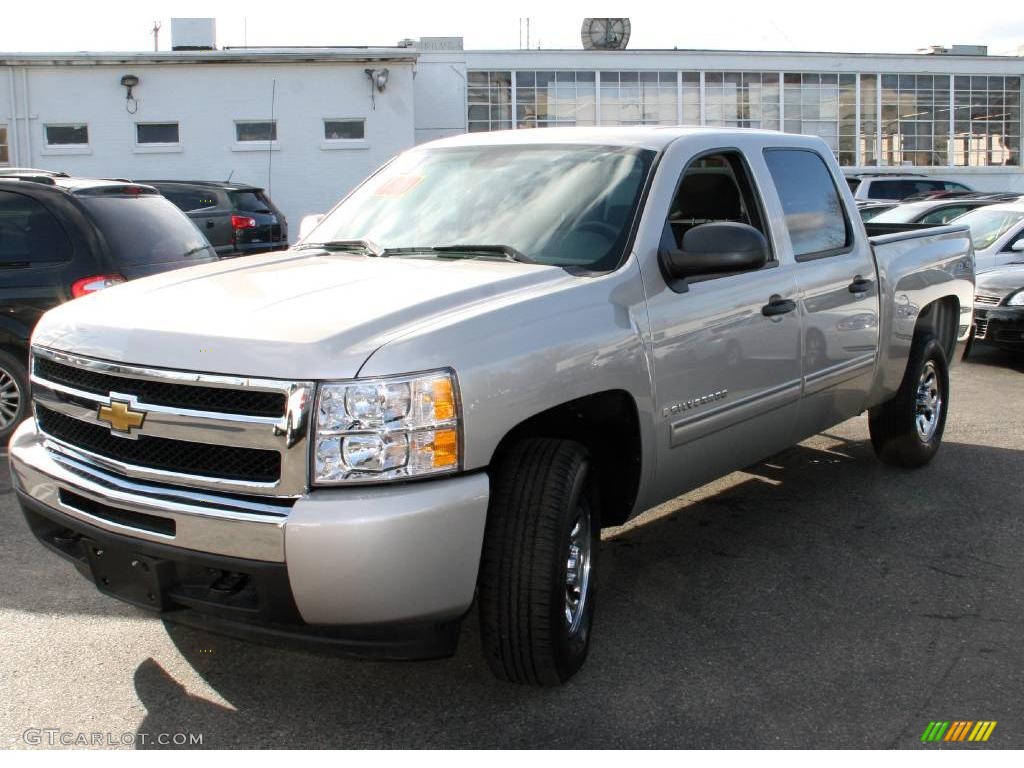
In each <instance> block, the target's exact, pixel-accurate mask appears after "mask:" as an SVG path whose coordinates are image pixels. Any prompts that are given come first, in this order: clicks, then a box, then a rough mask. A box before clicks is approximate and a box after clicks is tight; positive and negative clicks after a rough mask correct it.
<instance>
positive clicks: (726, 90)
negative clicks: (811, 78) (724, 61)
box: [704, 72, 779, 130]
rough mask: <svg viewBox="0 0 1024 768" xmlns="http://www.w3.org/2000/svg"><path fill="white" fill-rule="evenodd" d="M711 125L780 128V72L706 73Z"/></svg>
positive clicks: (706, 118) (708, 120) (706, 94)
mask: <svg viewBox="0 0 1024 768" xmlns="http://www.w3.org/2000/svg"><path fill="white" fill-rule="evenodd" d="M704 94H705V99H706V101H707V103H706V105H705V107H704V112H705V115H704V119H705V122H706V124H707V125H725V126H731V127H733V128H765V129H770V130H778V129H779V75H778V73H777V72H706V73H704Z"/></svg>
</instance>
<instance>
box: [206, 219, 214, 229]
mask: <svg viewBox="0 0 1024 768" xmlns="http://www.w3.org/2000/svg"><path fill="white" fill-rule="evenodd" d="M214 226H215V224H214V222H212V221H207V222H206V228H207V229H213V228H214Z"/></svg>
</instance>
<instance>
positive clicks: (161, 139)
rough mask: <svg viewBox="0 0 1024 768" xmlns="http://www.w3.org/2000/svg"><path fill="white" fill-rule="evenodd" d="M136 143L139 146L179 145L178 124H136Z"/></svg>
mask: <svg viewBox="0 0 1024 768" xmlns="http://www.w3.org/2000/svg"><path fill="white" fill-rule="evenodd" d="M135 142H136V143H137V144H177V143H178V124H177V123H136V124H135Z"/></svg>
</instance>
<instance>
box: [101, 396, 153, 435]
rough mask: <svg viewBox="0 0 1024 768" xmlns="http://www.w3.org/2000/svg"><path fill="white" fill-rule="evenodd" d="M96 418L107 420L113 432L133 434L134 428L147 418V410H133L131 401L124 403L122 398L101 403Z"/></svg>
mask: <svg viewBox="0 0 1024 768" xmlns="http://www.w3.org/2000/svg"><path fill="white" fill-rule="evenodd" d="M96 418H98V419H99V420H100V421H105V422H107V423H108V424H109V425H110V431H111V432H125V433H128V434H131V431H132V429H138V428H139V427H141V426H142V422H143V421H145V420H146V412H145V411H133V410H132V409H131V404H130V403H123V402H121V401H120V400H111V401H110V405H101V406H100V409H99V411H98V412H97V413H96Z"/></svg>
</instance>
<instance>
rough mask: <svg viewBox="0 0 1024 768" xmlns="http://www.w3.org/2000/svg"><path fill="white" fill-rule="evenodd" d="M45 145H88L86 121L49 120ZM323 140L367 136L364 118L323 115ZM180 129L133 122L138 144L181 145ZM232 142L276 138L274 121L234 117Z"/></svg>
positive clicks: (1, 147) (3, 130) (0, 128)
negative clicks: (233, 140)
mask: <svg viewBox="0 0 1024 768" xmlns="http://www.w3.org/2000/svg"><path fill="white" fill-rule="evenodd" d="M43 135H44V138H45V141H46V146H47V147H49V148H74V147H88V146H89V126H88V124H87V123H48V124H45V125H44V126H43ZM323 137H324V141H327V142H330V141H341V142H344V141H359V140H362V139H365V138H366V121H365V120H364V119H362V118H357V119H356V118H324V120H323ZM180 141H181V137H180V129H179V124H178V123H176V122H165V123H136V124H135V143H136V144H137V145H139V146H165V147H166V146H176V145H178V144H180ZM235 141H237V142H238V143H240V144H243V143H246V142H273V141H277V121H276V120H236V121H235ZM7 162H9V153H8V142H7V127H6V126H4V125H0V163H7Z"/></svg>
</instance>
